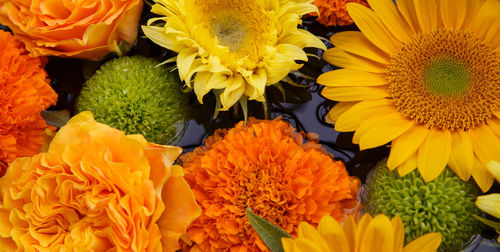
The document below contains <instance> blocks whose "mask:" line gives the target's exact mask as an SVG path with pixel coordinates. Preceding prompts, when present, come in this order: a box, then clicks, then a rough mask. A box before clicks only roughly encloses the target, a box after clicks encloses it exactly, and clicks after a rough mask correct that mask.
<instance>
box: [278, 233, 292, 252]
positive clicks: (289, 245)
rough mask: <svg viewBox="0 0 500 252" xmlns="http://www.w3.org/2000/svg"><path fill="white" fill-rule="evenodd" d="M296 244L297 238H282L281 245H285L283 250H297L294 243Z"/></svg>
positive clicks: (290, 251) (288, 251)
mask: <svg viewBox="0 0 500 252" xmlns="http://www.w3.org/2000/svg"><path fill="white" fill-rule="evenodd" d="M294 244H295V240H294V239H292V238H285V237H283V238H281V245H283V250H284V251H285V252H295V250H294V247H293V245H294Z"/></svg>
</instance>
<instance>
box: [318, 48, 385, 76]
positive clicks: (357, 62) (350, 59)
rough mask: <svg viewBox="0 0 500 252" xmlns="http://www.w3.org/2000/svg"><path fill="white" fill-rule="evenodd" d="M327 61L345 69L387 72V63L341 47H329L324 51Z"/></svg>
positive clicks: (324, 57)
mask: <svg viewBox="0 0 500 252" xmlns="http://www.w3.org/2000/svg"><path fill="white" fill-rule="evenodd" d="M323 59H324V60H326V62H328V63H330V64H332V65H336V66H338V67H341V68H345V69H353V70H362V71H366V72H370V73H385V65H383V64H380V63H378V62H375V61H373V60H369V59H366V58H363V57H360V56H357V55H355V54H351V53H348V52H346V51H344V50H342V49H341V48H339V47H334V48H330V49H328V51H326V52H325V53H323Z"/></svg>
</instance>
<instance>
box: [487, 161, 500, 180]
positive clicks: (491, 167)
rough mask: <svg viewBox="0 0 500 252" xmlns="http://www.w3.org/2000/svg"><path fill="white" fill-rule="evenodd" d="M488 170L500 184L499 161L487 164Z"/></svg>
mask: <svg viewBox="0 0 500 252" xmlns="http://www.w3.org/2000/svg"><path fill="white" fill-rule="evenodd" d="M486 169H488V171H489V172H490V173H491V175H493V177H495V179H496V180H497V181H498V182H500V163H499V162H497V161H494V160H492V161H490V162H488V163H487V164H486Z"/></svg>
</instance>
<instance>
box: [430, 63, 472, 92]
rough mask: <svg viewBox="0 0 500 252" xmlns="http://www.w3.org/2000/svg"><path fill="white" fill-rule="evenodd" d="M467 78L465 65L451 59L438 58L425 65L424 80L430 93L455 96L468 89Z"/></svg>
mask: <svg viewBox="0 0 500 252" xmlns="http://www.w3.org/2000/svg"><path fill="white" fill-rule="evenodd" d="M469 80H470V78H469V74H468V73H467V68H466V66H463V65H461V64H460V63H459V62H457V61H456V60H453V59H438V60H435V61H434V62H432V63H431V64H430V65H429V67H427V71H426V73H425V80H424V82H425V85H426V86H427V87H428V88H429V90H430V91H431V92H432V93H435V94H438V95H444V96H455V95H459V94H462V93H463V92H464V91H466V90H467V89H468V87H469V83H470V81H469Z"/></svg>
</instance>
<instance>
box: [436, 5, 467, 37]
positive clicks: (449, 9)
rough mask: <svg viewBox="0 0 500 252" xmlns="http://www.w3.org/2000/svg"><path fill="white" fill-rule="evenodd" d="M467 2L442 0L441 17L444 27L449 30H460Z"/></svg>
mask: <svg viewBox="0 0 500 252" xmlns="http://www.w3.org/2000/svg"><path fill="white" fill-rule="evenodd" d="M467 1H468V0H442V1H441V17H442V19H443V24H444V26H445V27H447V28H450V29H457V30H458V29H460V27H461V26H462V24H463V22H464V19H465V14H466V12H467Z"/></svg>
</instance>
